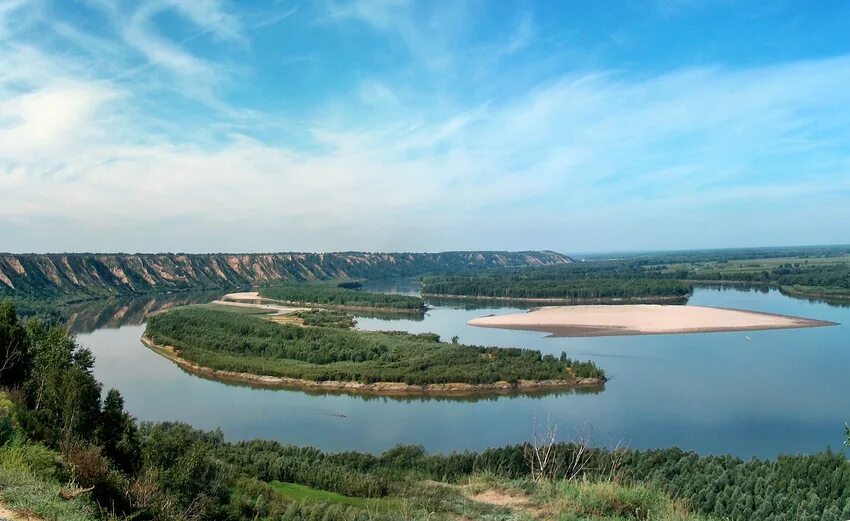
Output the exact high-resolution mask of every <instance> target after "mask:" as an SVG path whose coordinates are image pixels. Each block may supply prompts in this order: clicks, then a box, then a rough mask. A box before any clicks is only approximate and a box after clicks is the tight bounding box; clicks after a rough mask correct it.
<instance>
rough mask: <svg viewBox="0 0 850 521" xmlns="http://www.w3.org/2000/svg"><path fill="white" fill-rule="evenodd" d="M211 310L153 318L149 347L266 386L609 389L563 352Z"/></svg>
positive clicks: (317, 317)
mask: <svg viewBox="0 0 850 521" xmlns="http://www.w3.org/2000/svg"><path fill="white" fill-rule="evenodd" d="M213 306H216V307H211V306H189V307H184V308H178V309H173V310H170V311H167V312H164V313H160V314H157V315H155V316H152V317H150V319H149V320H148V323H147V329H146V331H145V333H144V336H143V342H144V343H145V345H147V346H148V347H150V348H151V349H153V350H155V351H156V352H158V353H159V354H161V355H163V356H166V357H167V358H169V359H170V360H172V361H173V362H175V363H176V364H178V365H179V366H180V367H182V368H183V369H185V370H186V371H189V372H191V373H194V374H197V375H200V376H204V377H208V378H214V379H220V380H225V381H234V382H240V383H246V384H254V385H258V386H264V387H284V388H297V389H304V390H328V391H341V392H351V393H365V394H379V395H393V394H405V395H406V394H427V395H464V394H477V393H516V392H532V391H533V392H540V391H542V390H557V389H569V388H579V387H600V386H601V385H602V384H603V383H604V382H605V374H604V372H603V371H602V370H601V369H599V368H598V367H597V366H596V365H595V364H593V363H592V362H589V361H588V362H582V361H575V360H571V359H569V358H567V356H566V354H565V353H561V354H560V356H554V355H551V354H546V355H544V354H542V353H540V352H539V351H534V350H530V349H518V348H500V347H483V346H470V345H463V344H460V343H457V342H456V341H454V342H443V341H441V340H440V338H439V336H438V335H436V334H432V333H420V334H411V333H406V332H392V331H361V330H356V329H353V328H351V327H350V326H351V325H353V322H352V321H350V320H347V319H346V318H345V317H344V316H341V314H340V312H339V311H334V310H315V311H313V310H299V311H297V312H293V313H290V314H287V315H284V316H283V317H284V318H286V320H281V318H282V317H281V315H277V314H270V315H257V314H251V313H248V312H247V311H249V309H250V308H246V307H244V306H242V307H239V306H234V310H232V311H231V310H227V309H223V308H226V307H227V306H226V305H223V304H214V305H213ZM455 340H456V339H455Z"/></svg>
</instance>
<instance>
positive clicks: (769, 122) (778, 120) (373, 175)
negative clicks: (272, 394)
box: [0, 1, 850, 250]
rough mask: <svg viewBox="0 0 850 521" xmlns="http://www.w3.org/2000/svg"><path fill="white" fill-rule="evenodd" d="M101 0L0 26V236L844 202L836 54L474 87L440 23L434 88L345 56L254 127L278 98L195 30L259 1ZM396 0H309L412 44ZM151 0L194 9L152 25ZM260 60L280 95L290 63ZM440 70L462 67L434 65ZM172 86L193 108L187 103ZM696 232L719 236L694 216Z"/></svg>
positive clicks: (100, 245) (555, 230) (214, 33)
mask: <svg viewBox="0 0 850 521" xmlns="http://www.w3.org/2000/svg"><path fill="white" fill-rule="evenodd" d="M104 5H105V6H101V7H98V9H99V10H100V11H101V12H103V13H105V15H106V17H107V19H108V20H110V23H112V29H113V30H114V34H111V33H110V32H108V31H105V32H102V33H100V34H91V33H90V32H88V31H85V30H83V29H81V28H80V27H79V26H77V25H75V24H74V23H72V22H71V21H62V22H56V21H54V20H49V21H48V22H49V24H48V25H49V26H50V27H51V28H52V31H53V33H55V35H56V36H57V37H58V38H60V41H61V42H63V44H67V45H69V46H71V47H73V48H74V49H76V51H77V52H71V51H68V52H63V53H56V52H54V51H55V48H53V47H50V46H49V45H48V44H47V43H43V42H41V43H40V42H36V43H33V41H32V39H30V38H21V39H15V38H13V39H12V41H6V42H3V43H2V44H0V63H2V64H3V65H2V66H0V226H3V229H4V233H5V237H6V238H5V240H9V241H11V242H10V243H9V244H12V246H7V248H23V249H39V248H42V249H69V250H73V249H108V250H115V249H126V250H139V249H166V248H171V249H175V250H176V249H181V250H191V249H195V250H226V249H234V250H257V249H305V250H329V249H348V248H352V249H359V248H367V249H445V248H458V247H468V248H477V247H492V248H526V247H550V248H552V247H554V248H560V247H561V245H569V244H574V241H580V243H579V246H577V247H581V248H584V249H588V248H597V249H604V248H605V247H606V246H605V244H606V243H608V242H611V241H618V243H617V244H616V245H611V246H610V247H609V249H610V248H611V247H613V246H616V247H617V248H622V247H629V246H635V247H638V246H640V243H641V241H643V240H644V237H642V236H641V229H642V228H643V229H645V228H646V227H647V226H650V225H652V226H660V224H659V223H660V222H662V221H663V220H664V219H673V220H675V221H676V225H675V226H673V229H674V230H678V231H679V232H680V234H681V231H682V229H683V227H686V226H689V227H694V228H696V227H700V226H702V227H703V228H705V226H706V223H707V222H709V221H710V219H709V216H711V217H713V218H714V221H713V223H714V224H713V225H714V226H718V227H726V228H729V227H734V224H735V222H738V221H740V220H741V219H742V218H744V217H746V218H747V219H748V222H752V223H760V222H763V221H766V220H767V219H768V218H767V217H764V212H765V208H770V207H780V206H785V207H787V208H791V209H790V210H787V211H784V212H782V213H779V212H776V214H775V215H771V216H770V217H771V219H772V220H773V223H774V225H776V226H779V225H787V226H791V221H793V220H794V219H795V218H799V216H800V212H805V211H809V212H815V210H816V213H817V214H818V215H821V216H831V217H830V218H832V219H835V218H838V217H843V218H848V217H850V215H848V214H850V205H847V204H846V202H847V200H848V199H849V198H850V185H848V179H850V176H848V173H850V163H848V161H847V159H846V150H847V148H848V146H850V91H848V89H845V88H843V87H844V86H845V85H847V84H848V82H850V56H837V57H834V58H830V59H804V60H797V61H789V62H783V63H775V64H770V65H761V66H748V67H740V66H738V67H731V66H726V65H723V64H718V65H715V66H711V67H689V66H681V67H673V68H670V69H669V70H666V71H663V72H660V73H654V74H649V73H642V74H639V75H638V74H635V73H634V72H630V71H627V70H622V69H618V68H613V67H612V68H604V67H597V68H593V69H582V70H561V71H558V72H557V73H554V74H547V75H544V76H541V77H534V78H523V85H525V84H528V85H530V87H527V88H526V87H523V88H517V89H513V90H510V91H507V92H503V93H501V95H499V96H492V95H490V94H489V93H490V92H492V91H488V95H481V94H480V93H479V92H477V91H476V90H475V89H469V88H467V87H468V86H469V85H476V82H481V84H484V83H486V82H487V81H488V79H489V77H488V76H482V77H477V78H473V79H471V80H470V79H469V78H468V77H467V76H468V75H469V73H468V71H470V70H474V67H475V66H476V65H477V62H476V61H475V60H477V58H478V57H480V54H478V53H477V52H478V51H480V49H482V48H484V44H482V47H480V48H479V49H478V50H476V52H468V51H469V49H467V48H463V47H457V46H456V44H455V43H452V42H453V39H452V37H451V36H449V37H447V38H445V39H443V40H442V41H441V42H438V44H437V45H436V49H437V51H434V52H435V54H433V55H432V56H439V55H440V54H441V52H442V51H441V49H453V50H456V51H457V52H456V53H455V54H454V57H453V60H455V62H454V65H453V66H452V68H451V69H450V70H444V72H443V77H444V78H445V80H446V81H445V82H437V83H436V84H437V85H438V88H435V87H434V85H435V83H434V82H431V81H430V78H429V76H428V74H426V73H423V72H421V71H419V70H417V69H416V68H410V67H407V66H404V65H402V66H399V67H397V68H390V67H388V66H387V67H384V68H380V69H378V70H367V71H365V72H363V73H362V74H355V75H354V78H355V80H354V81H353V82H352V83H351V84H352V87H351V88H350V89H339V90H336V91H334V93H333V94H332V95H331V96H329V97H325V98H322V99H318V100H313V101H311V103H312V105H310V106H309V107H308V108H307V109H306V110H305V112H306V114H307V115H306V116H302V117H300V119H299V120H298V121H299V125H297V126H298V127H299V128H298V129H297V131H298V132H299V133H300V134H299V137H300V141H299V140H291V141H287V140H281V139H278V138H277V136H276V135H275V133H276V132H278V131H279V130H280V129H281V128H282V127H283V126H284V125H291V124H290V123H289V120H288V118H287V116H288V115H287V114H285V113H283V114H282V113H281V112H280V111H278V110H277V109H275V108H271V109H268V110H262V109H260V108H257V106H256V104H255V102H254V100H253V99H252V98H251V97H248V98H244V97H243V98H238V99H227V100H226V101H225V99H226V97H225V96H223V94H222V92H223V91H224V90H225V87H229V86H232V85H234V84H235V85H240V81H242V82H243V83H242V84H241V85H242V86H243V87H244V86H245V85H244V83H246V82H250V81H252V80H251V79H244V78H240V77H239V75H238V74H237V73H236V71H235V70H233V69H231V68H230V67H229V66H227V65H222V63H221V62H220V60H217V59H215V56H216V55H215V54H214V53H211V52H210V49H216V47H215V46H216V45H218V44H219V43H220V42H227V43H229V44H233V45H235V46H243V48H244V49H251V48H252V45H253V42H252V41H251V32H250V30H246V29H245V28H248V27H255V26H256V25H255V24H256V23H257V22H256V21H257V20H272V19H273V18H274V17H271V18H270V17H269V16H271V15H269V13H268V12H264V13H262V16H260V15H257V16H254V17H250V18H251V21H248V22H246V21H245V20H244V19H243V18H240V17H235V16H234V15H233V14H232V13H231V10H230V7H228V6H227V5H225V4H221V3H217V2H212V3H208V4H207V5H206V7H207V8H208V9H207V10H203V9H201V7H198V6H199V5H200V4H194V3H191V2H187V3H182V2H166V1H159V2H155V3H150V4H146V5H145V6H142V7H139V8H137V9H135V10H130V11H126V12H125V11H121V10H120V9H118V7H116V6H115V5H114V4H111V3H110V4H104ZM414 8H416V6H413V5H409V4H408V3H407V2H400V1H398V2H391V1H388V2H385V3H372V2H369V3H362V2H354V3H346V4H332V5H331V6H330V7H329V10H330V11H329V12H331V13H333V16H335V17H337V19H336V21H335V22H334V24H341V23H344V22H343V21H342V20H343V19H345V20H348V23H357V24H363V23H365V24H367V25H368V26H369V27H371V28H372V30H374V31H378V32H379V33H381V34H386V33H390V34H393V35H394V36H393V37H399V38H401V41H403V42H406V44H407V45H410V49H417V46H418V45H422V47H421V49H418V50H416V51H415V52H422V53H425V54H428V53H430V52H432V51H429V50H428V49H427V45H426V42H427V40H428V34H429V33H428V32H427V28H426V29H423V28H422V27H418V26H416V24H413V18H412V16H413V15H412V14H411V9H414ZM20 9H26V5H24V4H21V6H20V7H18V8H16V9H15V11H16V12H17V11H18V10H20ZM282 12H283V13H287V12H289V11H288V10H284V11H282ZM163 13H168V14H169V16H176V17H177V19H178V20H180V22H181V23H189V24H190V25H193V26H197V27H196V28H195V30H194V31H189V32H188V33H186V32H185V31H182V30H181V31H174V30H171V31H169V30H167V29H166V28H165V27H164V26H163V24H162V23H161V21H160V18H161V15H162V14H163ZM325 14H327V11H326V12H324V13H322V14H321V16H324V15H325ZM287 16H290V15H287ZM281 19H285V17H284V18H281ZM353 20H357V21H356V22H354V21H353ZM271 23H274V22H271ZM334 24H331V26H333V25H334ZM0 25H2V15H0ZM426 26H427V24H426ZM508 26H509V27H511V28H512V29H511V30H509V31H507V32H503V31H502V32H498V33H497V34H495V35H493V37H492V38H491V39H490V40H488V42H487V44H488V45H490V47H489V48H490V49H493V50H496V49H501V51H500V52H501V53H502V56H508V55H510V54H511V53H516V54H517V56H522V55H523V51H524V50H526V49H528V48H530V47H533V46H534V45H535V43H534V42H535V40H536V36H537V28H536V24H535V18H534V17H533V16H532V15H527V14H524V13H520V14H519V15H517V16H516V17H514V18H513V22H511V23H510V24H508ZM181 27H182V26H181ZM323 27H324V28H325V30H334V28H333V27H331V28H330V29H328V24H323ZM423 31H424V32H423ZM198 32H200V34H202V36H200V37H198V38H200V39H203V40H206V39H207V35H209V37H210V39H212V40H214V41H213V42H211V43H209V46H206V47H205V46H195V45H188V44H187V42H186V41H185V38H186V34H190V35H191V34H198ZM193 42H194V40H192V41H191V42H190V43H193ZM116 49H117V50H116ZM274 52H278V51H277V49H275V51H274ZM314 52H317V53H318V52H320V50H318V49H317V50H316V51H314ZM493 54H494V55H496V54H498V53H496V52H495V51H494V53H493ZM500 59H501V58H500ZM529 59H531V58H529ZM498 61H499V60H494V61H491V62H489V63H488V65H487V66H488V67H492V68H493V71H494V74H495V73H498V72H499V71H506V72H504V74H510V72H511V69H510V66H511V65H510V63H504V64H501V65H500V64H499V63H498ZM92 63H96V64H98V65H99V66H98V67H92ZM425 70H426V71H429V72H433V71H432V70H431V69H429V68H428V67H427V66H426V67H425ZM358 72H359V71H358ZM252 78H253V77H252ZM262 79H264V80H266V85H267V87H266V88H267V89H270V90H271V91H272V92H273V93H274V94H275V95H278V90H279V91H280V92H281V94H279V95H280V96H284V95H285V94H283V93H284V92H286V91H285V89H284V87H286V86H287V84H288V81H289V78H287V77H285V76H280V77H277V78H276V80H277V81H269V80H268V78H262ZM450 80H455V81H456V83H458V84H461V85H463V87H462V88H452V86H451V85H448V86H446V85H445V83H450V82H451V81H450ZM317 81H320V80H317ZM248 91H249V92H251V93H254V92H256V91H254V90H250V89H248ZM163 93H164V94H163ZM187 98H190V99H194V100H196V101H199V102H200V105H201V107H202V109H200V110H197V112H192V111H191V110H188V109H186V103H185V99H187ZM161 105H166V106H167V107H178V108H179V109H180V110H181V111H180V112H178V113H175V114H170V113H169V110H168V108H165V109H163V108H161ZM328 107H331V108H328ZM210 109H212V110H210ZM284 122H286V123H284ZM260 129H262V130H264V131H265V132H260ZM269 129H272V130H271V131H269ZM269 133H270V134H272V138H266V136H267V135H268V134H269ZM210 136H214V139H210ZM211 143H213V144H214V145H213V144H211ZM801 198H803V199H804V200H803V201H801V200H800V199H801ZM814 200H818V201H819V203H818V204H817V205H814V204H812V203H810V201H814ZM750 201H757V203H756V204H757V205H758V206H757V208H756V209H749V203H750ZM807 201H809V202H807ZM791 203H793V204H794V205H795V206H794V205H792V204H791ZM814 206H817V208H814ZM718 208H723V209H724V211H722V212H719V211H718ZM423 222H427V225H423V224H422V223H423ZM375 230H380V233H376V231H375ZM154 231H155V232H156V233H153V232H154ZM36 237H38V238H39V239H38V240H36V239H35V238H36ZM79 237H87V238H88V242H85V243H81V242H80V240H79ZM741 237H742V238H743V236H741ZM698 239H700V240H720V239H722V236H721V234H718V233H715V232H714V231H712V230H702V231H701V232H700V233H698V234H694V240H698ZM667 240H669V241H670V242H671V244H665V243H664V241H667ZM48 241H49V242H48ZM75 241H76V242H75ZM98 241H99V242H98ZM629 241H631V243H629ZM672 241H674V237H672V235H671V237H670V238H669V239H668V238H663V239H659V240H658V241H656V243H655V244H656V245H675V244H673V243H672ZM764 242H775V241H774V240H773V239H771V240H767V239H765V241H764ZM780 242H781V241H780ZM40 245H41V246H40ZM692 245H694V246H696V245H698V244H692Z"/></svg>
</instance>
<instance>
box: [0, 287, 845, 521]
mask: <svg viewBox="0 0 850 521" xmlns="http://www.w3.org/2000/svg"><path fill="white" fill-rule="evenodd" d="M0 358H2V359H0V366H2V368H3V369H2V371H0V385H2V387H3V389H4V391H3V392H0V508H2V509H7V510H4V511H3V512H4V514H3V515H5V516H13V517H12V518H13V519H18V518H20V519H31V520H48V519H50V520H54V519H55V520H60V521H84V520H85V521H90V520H103V521H107V520H112V521H115V520H128V521H129V520H131V519H132V520H163V521H178V520H197V521H200V520H213V519H214V520H218V521H304V520H313V519H317V520H322V521H325V520H326V521H395V520H398V519H406V520H412V521H418V520H422V521H424V520H426V519H427V520H430V521H435V520H436V521H443V520H446V521H448V520H457V519H498V520H502V521H526V520H541V521H543V520H552V521H554V520H563V519H575V520H586V521H610V520H634V521H638V520H647V521H662V520H663V521H715V520H716V521H721V520H733V521H749V520H754V519H758V520H770V521H785V520H787V521H792V520H794V521H796V520H825V521H840V520H843V519H846V518H848V517H849V516H850V499H848V498H850V463H848V462H847V460H846V458H845V457H844V456H843V455H841V454H833V453H829V452H827V453H821V454H815V455H808V456H783V457H780V458H778V459H776V460H759V459H751V460H747V461H744V460H741V459H739V458H734V457H730V456H698V455H696V454H694V453H692V452H686V451H682V450H678V449H663V450H648V451H638V450H630V449H601V448H593V447H591V446H589V445H587V444H586V443H584V442H572V443H558V442H555V441H554V437H551V438H550V437H547V436H546V435H545V434H544V435H542V436H540V437H537V438H535V440H534V441H532V442H529V443H524V444H519V445H512V446H506V447H501V448H493V449H487V450H485V451H483V452H463V453H453V454H443V455H440V454H427V453H426V452H425V451H423V450H422V449H421V448H419V447H411V446H399V447H396V448H394V449H392V450H389V451H387V452H384V453H383V454H380V455H372V454H364V453H357V452H343V453H328V452H322V451H320V450H317V449H314V448H310V447H294V446H288V445H283V444H281V443H278V442H271V441H263V440H253V441H243V442H228V441H226V440H225V439H224V437H223V436H222V434H221V433H220V432H205V431H201V430H196V429H193V428H191V427H190V426H188V425H185V424H180V423H156V424H151V423H146V424H139V423H137V422H136V421H135V420H134V419H133V418H132V417H131V416H130V415H129V414H127V412H125V410H124V406H123V398H122V397H121V394H120V393H119V392H118V391H116V390H114V389H112V390H109V391H108V392H107V393H105V396H103V397H102V391H103V389H102V387H101V384H100V383H99V382H98V381H97V380H96V379H95V378H94V377H93V376H92V365H93V362H94V360H93V357H92V355H91V352H89V351H88V350H87V349H85V348H81V347H80V346H78V345H77V344H76V343H75V341H74V339H73V337H72V336H70V335H69V334H68V333H67V332H66V330H65V329H64V328H63V327H62V326H60V325H55V324H49V323H45V322H43V321H41V320H38V319H30V320H27V321H24V322H22V321H21V320H19V319H18V318H17V316H16V313H15V310H14V307H13V306H12V305H11V304H10V303H8V302H7V303H2V304H0ZM836 431H838V429H836ZM543 432H549V431H546V430H545V428H544V430H543ZM547 440H549V441H547ZM544 455H545V457H544ZM23 513H26V516H25V517H24V515H23Z"/></svg>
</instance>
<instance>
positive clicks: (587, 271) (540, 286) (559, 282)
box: [421, 261, 691, 301]
mask: <svg viewBox="0 0 850 521" xmlns="http://www.w3.org/2000/svg"><path fill="white" fill-rule="evenodd" d="M421 280H422V293H423V295H439V296H474V297H492V298H504V299H529V298H531V299H561V300H565V301H590V300H595V299H627V300H628V299H633V300H634V299H653V298H674V299H684V298H686V297H687V296H688V295H689V294H690V292H691V287H690V286H689V285H688V284H685V283H683V282H680V281H678V280H673V278H672V277H669V276H665V275H664V274H662V273H660V272H658V271H652V270H648V269H645V268H644V267H642V266H640V265H638V266H635V265H634V264H633V263H629V262H620V261H596V262H588V263H576V264H567V265H562V266H548V267H541V268H525V269H493V270H482V271H476V272H471V273H466V274H458V275H439V276H425V277H422V279H421Z"/></svg>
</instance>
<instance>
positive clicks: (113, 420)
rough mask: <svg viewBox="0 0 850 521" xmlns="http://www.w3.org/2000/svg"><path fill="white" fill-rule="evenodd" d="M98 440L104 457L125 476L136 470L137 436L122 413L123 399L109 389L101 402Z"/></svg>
mask: <svg viewBox="0 0 850 521" xmlns="http://www.w3.org/2000/svg"><path fill="white" fill-rule="evenodd" d="M100 418H101V420H100V428H99V431H98V438H99V439H100V442H101V443H102V444H103V448H104V452H105V454H106V456H107V457H108V458H109V459H110V460H112V461H113V462H114V463H115V465H116V466H117V467H118V468H119V469H121V470H122V471H123V472H124V473H126V474H132V473H134V471H136V470H138V467H139V463H140V459H141V452H140V448H139V434H138V429H137V428H136V423H135V422H134V421H133V418H132V417H131V416H130V415H129V414H127V413H126V412H125V411H124V398H123V397H122V396H121V393H120V392H118V390H116V389H110V390H109V392H108V393H106V398H105V399H104V400H103V410H102V411H101V414H100Z"/></svg>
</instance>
